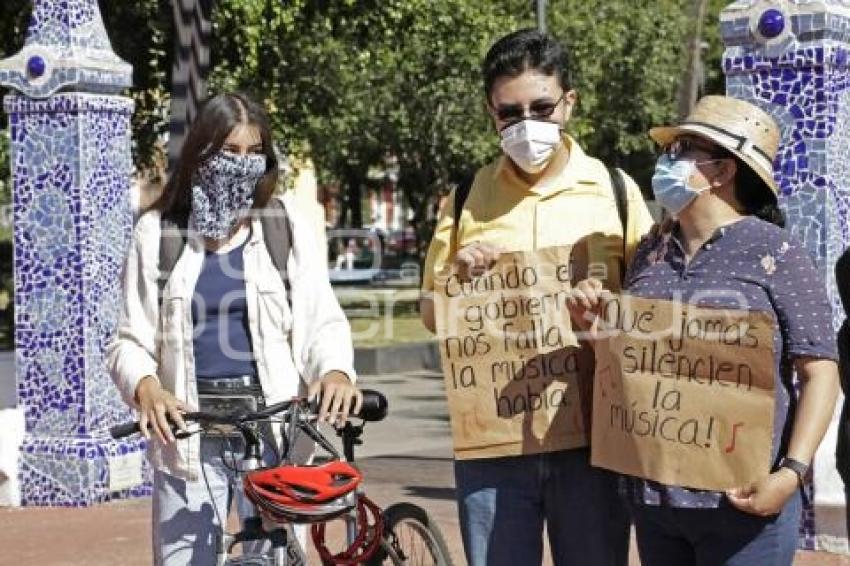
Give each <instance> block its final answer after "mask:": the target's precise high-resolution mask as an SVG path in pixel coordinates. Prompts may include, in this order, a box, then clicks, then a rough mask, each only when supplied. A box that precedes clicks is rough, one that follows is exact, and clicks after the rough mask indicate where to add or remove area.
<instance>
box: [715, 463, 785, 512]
mask: <svg viewBox="0 0 850 566" xmlns="http://www.w3.org/2000/svg"><path fill="white" fill-rule="evenodd" d="M799 487H800V483H799V480H798V479H797V474H795V473H794V472H793V471H792V470H789V469H788V468H780V469H778V470H777V471H775V472H773V473H772V474H770V475H769V476H765V477H764V478H762V479H760V480H758V481H757V482H755V483H753V484H752V485H750V486H747V487H739V488H735V489H730V490H728V491H726V498H727V499H728V500H729V503H731V504H732V505H733V506H734V507H735V508H736V509H738V510H739V511H743V512H744V513H749V514H751V515H758V516H759V517H768V516H770V515H776V514H777V513H779V512H780V511H782V507H783V506H784V505H785V503H786V502H787V501H788V499H790V498H791V496H792V495H794V492H795V491H797V489H799Z"/></svg>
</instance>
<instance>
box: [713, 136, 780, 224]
mask: <svg viewBox="0 0 850 566" xmlns="http://www.w3.org/2000/svg"><path fill="white" fill-rule="evenodd" d="M712 145H714V146H715V147H716V148H717V150H716V151H714V152H712V156H713V157H716V158H718V159H734V160H735V181H734V183H735V200H737V201H738V203H739V204H740V205H741V207H742V208H743V209H744V210H743V212H744V214H746V215H747V216H755V217H756V218H759V219H761V220H764V221H765V222H770V223H771V224H775V225H776V226H779V227H780V228H785V222H786V219H785V213H784V212H782V209H781V208H779V203H778V202H777V200H776V196H775V195H774V194H773V190H771V188H770V187H768V186H767V184H766V183H765V182H764V181H763V180H762V178H761V177H759V176H758V173H756V172H755V171H754V170H753V168H752V167H750V166H749V165H747V164H746V163H744V160H743V159H741V158H740V157H738V156H737V155H735V154H734V153H732V152H731V151H729V150H727V149H726V148H725V147H722V146H720V145H717V144H716V143H714V142H712Z"/></svg>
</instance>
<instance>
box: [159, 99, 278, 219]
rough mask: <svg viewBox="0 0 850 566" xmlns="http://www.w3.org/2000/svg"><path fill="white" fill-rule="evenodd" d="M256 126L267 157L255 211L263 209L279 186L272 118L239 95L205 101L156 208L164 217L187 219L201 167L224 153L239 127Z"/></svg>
mask: <svg viewBox="0 0 850 566" xmlns="http://www.w3.org/2000/svg"><path fill="white" fill-rule="evenodd" d="M244 124H247V125H251V126H256V127H257V129H258V130H259V131H260V139H261V140H262V142H263V153H264V154H265V156H266V173H265V175H263V177H262V178H261V179H260V181H259V182H258V183H257V188H256V190H255V192H254V208H263V207H264V206H266V204H268V202H269V199H270V198H271V196H272V193H274V190H275V188H276V187H277V179H278V175H279V167H278V162H277V155H275V151H274V145H273V143H272V134H271V127H270V126H269V119H268V116H266V112H265V110H263V108H262V107H261V106H260V105H259V104H257V103H255V102H254V101H252V100H251V99H249V98H248V97H246V96H245V95H242V94H238V93H224V94H218V95H215V96H213V97H211V98H209V99H207V101H206V102H204V104H203V106H202V107H201V110H200V111H199V112H198V116H197V118H196V119H195V121H194V122H193V123H192V127H191V128H190V129H189V134H188V135H187V136H186V141H185V142H183V148H182V149H181V150H180V158H179V160H178V162H177V166H176V167H175V170H174V171H173V172H172V174H171V177H170V178H169V179H168V183H167V184H166V185H165V190H164V191H163V192H162V196H160V197H159V199H158V200H157V201H156V203H155V204H154V208H156V209H158V210H160V211H161V212H162V213H163V214H170V215H182V216H187V215H188V214H189V213H190V212H191V210H192V178H193V177H194V175H195V172H196V171H197V170H198V167H199V166H200V165H201V164H202V163H203V162H204V161H206V160H207V159H209V158H210V157H212V156H213V155H215V154H216V153H218V152H219V151H221V148H222V146H224V142H225V141H226V140H227V136H229V135H230V132H232V131H233V128H235V127H236V126H238V125H244Z"/></svg>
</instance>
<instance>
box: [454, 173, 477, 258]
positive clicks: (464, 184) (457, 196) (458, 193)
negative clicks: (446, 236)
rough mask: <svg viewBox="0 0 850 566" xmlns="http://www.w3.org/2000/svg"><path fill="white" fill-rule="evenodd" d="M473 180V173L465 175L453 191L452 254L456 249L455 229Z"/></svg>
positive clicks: (457, 227)
mask: <svg viewBox="0 0 850 566" xmlns="http://www.w3.org/2000/svg"><path fill="white" fill-rule="evenodd" d="M474 181H475V175H469V176H467V177H465V178H464V179H463V180H462V181H461V182H460V183H458V184H457V187H456V188H455V193H454V209H453V210H452V215H453V218H452V236H451V238H452V239H451V253H452V254H454V253H456V252H457V250H458V241H457V231H458V229H459V228H460V215H461V214H462V213H463V207H464V205H466V199H467V198H469V193H470V192H471V191H472V183H473V182H474Z"/></svg>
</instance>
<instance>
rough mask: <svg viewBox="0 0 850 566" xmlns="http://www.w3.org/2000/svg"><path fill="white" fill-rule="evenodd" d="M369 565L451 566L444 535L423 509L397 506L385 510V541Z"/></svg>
mask: <svg viewBox="0 0 850 566" xmlns="http://www.w3.org/2000/svg"><path fill="white" fill-rule="evenodd" d="M366 564H367V565H368V566H379V565H385V564H393V565H396V566H400V565H404V566H452V560H451V555H450V554H449V549H448V546H447V545H446V541H445V539H444V538H443V533H441V532H440V529H439V528H438V527H437V524H436V522H434V520H433V519H432V518H431V516H430V515H428V512H427V511H425V509H423V508H421V507H419V506H418V505H414V504H412V503H396V504H394V505H390V506H389V507H387V508H386V509H385V510H384V541H383V543H382V544H381V546H380V547H379V548H378V551H377V552H376V553H375V555H374V556H373V557H372V558H371V559H370V560H369V561H368V562H367V563H366Z"/></svg>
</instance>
